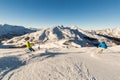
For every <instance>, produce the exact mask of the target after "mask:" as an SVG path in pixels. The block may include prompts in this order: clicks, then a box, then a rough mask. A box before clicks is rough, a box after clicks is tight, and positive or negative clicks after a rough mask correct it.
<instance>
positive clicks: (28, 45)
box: [26, 41, 35, 51]
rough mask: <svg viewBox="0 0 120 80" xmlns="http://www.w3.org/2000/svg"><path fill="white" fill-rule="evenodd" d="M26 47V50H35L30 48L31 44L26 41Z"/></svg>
mask: <svg viewBox="0 0 120 80" xmlns="http://www.w3.org/2000/svg"><path fill="white" fill-rule="evenodd" d="M26 46H27V48H28V49H29V50H30V51H35V50H34V49H33V48H32V46H31V44H30V42H29V41H27V43H26Z"/></svg>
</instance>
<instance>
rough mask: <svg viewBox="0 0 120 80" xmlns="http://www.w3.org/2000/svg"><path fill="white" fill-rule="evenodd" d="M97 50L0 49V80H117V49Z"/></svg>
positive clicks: (119, 56) (119, 73)
mask: <svg viewBox="0 0 120 80" xmlns="http://www.w3.org/2000/svg"><path fill="white" fill-rule="evenodd" d="M98 51H99V48H96V47H89V48H70V49H65V48H64V49H60V48H56V49H55V48H54V49H48V50H47V51H45V49H41V50H40V51H37V50H36V52H33V53H30V54H29V53H25V51H24V49H0V52H1V53H0V80H119V79H120V46H116V47H111V48H108V49H106V50H104V51H103V53H102V54H98Z"/></svg>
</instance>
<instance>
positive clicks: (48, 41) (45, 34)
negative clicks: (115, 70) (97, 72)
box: [3, 26, 119, 48]
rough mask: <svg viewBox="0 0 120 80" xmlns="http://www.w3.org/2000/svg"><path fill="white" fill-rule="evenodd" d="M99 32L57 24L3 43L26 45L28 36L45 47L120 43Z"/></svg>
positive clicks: (17, 45) (35, 43)
mask: <svg viewBox="0 0 120 80" xmlns="http://www.w3.org/2000/svg"><path fill="white" fill-rule="evenodd" d="M103 32H104V31H103ZM98 33H99V31H86V30H82V29H80V28H78V27H75V26H72V27H64V26H55V27H50V28H43V29H40V30H39V31H36V32H33V33H28V34H25V35H23V36H19V37H14V38H12V39H10V40H7V41H4V42H3V44H5V45H8V44H9V45H14V46H16V47H24V46H25V43H26V39H27V38H29V41H30V42H31V43H33V44H34V45H37V46H38V45H41V47H45V48H46V47H48V48H51V47H60V48H61V47H62V48H63V47H67V48H69V47H85V46H86V43H88V44H89V46H90V47H92V46H98V44H99V43H100V42H101V41H105V42H106V43H107V45H108V46H113V45H117V44H119V39H118V38H116V37H115V38H113V37H110V36H109V35H107V34H106V35H105V34H104V35H102V34H101V35H100V34H98ZM111 34H112V32H111ZM113 39H114V41H113Z"/></svg>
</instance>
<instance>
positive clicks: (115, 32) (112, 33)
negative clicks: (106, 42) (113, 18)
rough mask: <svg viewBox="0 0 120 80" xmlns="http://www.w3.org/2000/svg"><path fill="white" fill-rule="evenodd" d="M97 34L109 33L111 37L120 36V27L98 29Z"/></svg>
mask: <svg viewBox="0 0 120 80" xmlns="http://www.w3.org/2000/svg"><path fill="white" fill-rule="evenodd" d="M96 34H102V35H108V36H110V37H116V38H120V28H113V29H112V28H109V29H104V30H97V31H96Z"/></svg>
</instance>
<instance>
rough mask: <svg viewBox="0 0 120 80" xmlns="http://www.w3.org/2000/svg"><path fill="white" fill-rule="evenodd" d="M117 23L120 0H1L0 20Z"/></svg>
mask: <svg viewBox="0 0 120 80" xmlns="http://www.w3.org/2000/svg"><path fill="white" fill-rule="evenodd" d="M5 23H7V24H12V25H23V26H26V27H38V28H41V27H46V26H48V27H49V26H56V25H64V26H72V25H76V26H78V27H80V28H83V29H102V28H114V27H120V0H0V24H5Z"/></svg>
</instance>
